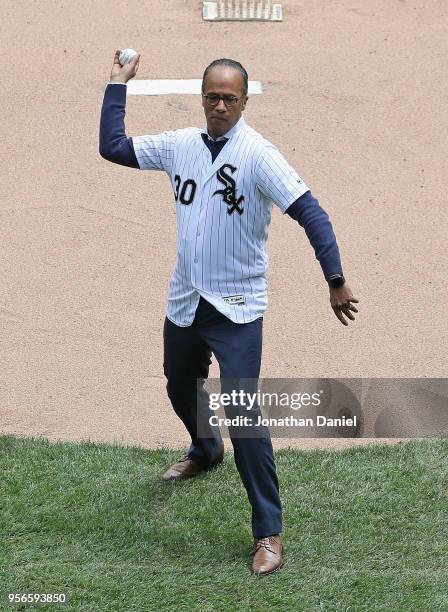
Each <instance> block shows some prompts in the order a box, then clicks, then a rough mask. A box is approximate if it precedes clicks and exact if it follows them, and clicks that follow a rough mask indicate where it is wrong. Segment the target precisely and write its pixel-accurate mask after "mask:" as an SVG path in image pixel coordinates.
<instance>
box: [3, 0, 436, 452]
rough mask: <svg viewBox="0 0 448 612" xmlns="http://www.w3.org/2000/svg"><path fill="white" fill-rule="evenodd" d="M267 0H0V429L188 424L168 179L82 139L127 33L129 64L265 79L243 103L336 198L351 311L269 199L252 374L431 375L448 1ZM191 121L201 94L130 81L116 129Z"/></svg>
mask: <svg viewBox="0 0 448 612" xmlns="http://www.w3.org/2000/svg"><path fill="white" fill-rule="evenodd" d="M283 8H284V21H283V22H282V23H204V22H203V21H202V19H201V2H200V1H199V0H169V2H168V0H166V1H164V2H154V1H148V2H144V3H136V2H105V1H104V0H98V1H97V2H95V3H94V4H93V5H89V8H88V9H87V5H86V4H85V3H83V2H80V1H79V0H77V1H74V2H66V1H64V0H59V1H51V2H45V3H28V2H25V1H24V0H20V1H15V2H11V1H9V0H7V2H6V4H5V6H4V10H3V15H2V16H3V20H4V23H5V25H7V26H8V27H7V28H6V30H5V33H4V36H3V37H4V44H5V48H9V49H11V50H12V52H13V56H12V57H10V58H8V60H7V61H5V63H4V69H3V78H2V108H3V112H4V123H5V127H6V130H5V131H4V133H3V145H2V167H3V181H2V198H1V208H0V223H1V235H2V249H1V254H0V258H1V263H0V268H1V278H2V282H1V300H0V324H1V340H0V342H1V348H0V351H1V352H0V354H1V360H2V367H1V371H2V379H1V385H0V411H1V413H0V431H1V432H2V433H13V434H17V435H39V436H47V437H48V438H50V439H69V440H75V439H88V438H90V439H91V440H97V441H105V440H116V441H120V442H123V443H125V444H139V445H142V446H146V447H155V446H160V445H169V446H180V445H184V444H185V443H186V442H187V436H186V433H185V432H184V429H183V425H182V424H181V423H180V421H179V420H178V419H177V417H175V415H174V413H173V412H172V409H171V406H170V404H169V401H168V399H167V397H166V394H165V381H164V377H163V371H162V324H163V319H164V314H165V304H166V298H167V291H168V282H169V277H170V273H171V270H172V267H173V265H174V262H175V254H176V246H175V217H174V206H173V197H172V193H171V188H170V185H169V182H168V179H167V177H166V176H165V175H164V174H162V173H149V172H138V171H136V170H131V169H127V168H122V167H119V166H116V165H113V164H110V163H108V162H106V161H105V160H103V159H102V158H101V157H100V156H99V154H98V126H99V114H100V108H101V103H102V98H103V92H104V88H105V84H106V83H107V82H108V77H109V73H110V67H111V63H112V59H113V54H114V50H115V49H117V48H125V47H133V48H135V49H137V50H138V51H139V52H140V53H141V60H140V69H139V73H138V75H137V76H138V78H140V79H145V78H146V79H148V78H161V79H163V78H201V76H202V72H203V69H204V67H205V66H206V65H207V64H208V63H209V62H210V61H211V60H213V59H216V58H217V57H231V58H234V59H237V60H239V61H241V62H242V63H243V65H245V67H246V68H247V70H248V72H249V78H250V79H251V80H260V81H261V82H262V84H263V90H264V92H263V94H262V95H254V96H251V98H250V100H249V102H248V104H247V110H246V112H245V118H246V120H247V122H248V123H249V124H250V125H251V126H252V127H254V128H255V129H256V130H258V131H260V132H261V133H262V134H263V135H264V136H265V137H266V138H268V139H269V140H271V141H272V142H274V143H275V144H276V145H277V146H278V147H279V148H280V150H281V151H282V152H283V154H284V155H285V157H286V158H287V159H288V161H289V162H290V163H291V164H292V165H293V166H294V167H295V168H296V169H297V170H298V172H299V174H300V175H301V176H302V177H303V178H304V180H305V182H306V183H307V184H308V185H309V186H310V187H311V190H312V192H313V194H314V195H315V196H316V197H317V198H318V199H319V201H320V203H321V205H322V206H323V207H324V208H325V209H326V210H327V211H328V213H329V214H330V217H331V219H332V221H333V225H334V228H335V231H336V235H337V238H338V243H339V246H340V250H341V255H342V261H343V265H344V270H345V272H346V276H347V278H348V280H349V284H350V286H351V288H352V290H353V292H354V294H355V296H356V297H358V298H359V300H360V304H359V315H358V317H357V320H356V322H355V323H354V324H351V325H350V326H349V327H347V328H345V327H343V326H342V325H341V324H340V323H339V322H338V320H337V319H336V317H335V316H334V314H333V312H332V311H331V308H330V305H329V300H328V289H327V288H326V286H325V283H324V279H323V276H322V273H321V270H320V267H319V265H318V263H317V262H316V260H315V259H314V254H313V252H312V249H311V247H310V245H309V243H308V240H307V238H306V236H305V233H304V232H303V230H302V229H301V228H300V227H298V225H297V224H296V223H294V222H293V221H292V220H291V219H290V218H289V217H282V215H281V214H280V213H279V211H278V210H275V211H274V214H273V220H272V224H271V227H270V239H269V255H270V272H269V286H270V291H269V308H268V311H267V313H266V316H265V326H264V353H263V365H262V376H269V377H396V376H397V377H398V376H401V377H418V376H420V377H431V376H441V377H442V376H445V375H446V364H445V363H444V360H443V359H441V356H440V349H441V346H443V344H444V343H446V339H447V331H448V329H447V328H448V324H447V316H446V270H445V266H443V265H441V260H442V258H444V259H446V236H447V229H448V228H447V215H446V195H445V182H446V176H447V164H446V160H447V159H448V155H447V153H448V151H447V141H446V134H447V132H448V126H447V114H446V111H445V100H446V98H447V85H446V82H447V81H446V61H447V51H448V42H447V40H448V39H447V37H446V28H447V6H446V3H445V2H443V1H442V0H440V1H435V0H414V1H412V0H378V2H371V1H370V0H343V1H340V2H331V3H330V2H325V1H324V0H313V1H311V0H307V1H305V0H284V2H283ZM17 41H20V43H19V44H18V42H17ZM203 124H204V116H203V113H202V108H201V105H200V100H199V97H198V96H195V95H188V96H184V97H181V96H175V95H172V96H159V97H147V96H135V97H130V98H129V99H128V103H127V116H126V127H127V134H128V135H130V136H131V135H138V134H145V133H157V132H160V131H162V130H165V129H175V128H180V127H186V126H189V125H197V126H202V125H203ZM442 194H443V195H442ZM443 287H445V289H443ZM217 374H218V370H217V367H216V364H215V363H214V364H213V368H212V375H217ZM281 442H282V441H276V445H277V446H280V445H281ZM365 442H366V441H365V440H361V441H357V442H356V443H365ZM287 443H288V444H289V443H290V441H288V442H287ZM349 443H350V441H330V440H320V441H319V440H317V441H313V440H301V441H297V444H298V445H300V446H302V447H303V446H313V445H318V446H322V445H325V446H332V445H333V446H334V445H336V446H337V445H342V446H344V445H346V444H349Z"/></svg>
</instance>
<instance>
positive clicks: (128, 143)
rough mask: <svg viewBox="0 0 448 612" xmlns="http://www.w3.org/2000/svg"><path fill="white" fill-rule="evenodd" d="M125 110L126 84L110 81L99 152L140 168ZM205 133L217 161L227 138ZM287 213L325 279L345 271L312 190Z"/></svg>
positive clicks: (207, 143)
mask: <svg viewBox="0 0 448 612" xmlns="http://www.w3.org/2000/svg"><path fill="white" fill-rule="evenodd" d="M125 109H126V85H125V84H124V83H122V84H121V83H120V84H108V85H107V87H106V91H105V93H104V100H103V106H102V109H101V118H100V135H99V136H100V137H99V141H100V142H99V152H100V155H101V157H103V158H104V159H107V160H108V161H110V162H113V163H115V164H120V165H121V166H127V167H129V168H136V169H138V168H139V164H138V161H137V157H136V155H135V151H134V145H133V143H132V138H128V137H126V131H125V124H124V117H125V113H126V111H125ZM204 136H205V135H203V140H204V144H205V145H206V146H207V147H208V149H209V150H210V153H211V155H212V161H214V160H215V159H216V157H217V156H218V155H219V152H220V151H221V149H222V148H223V147H224V145H225V144H226V142H227V140H220V141H213V140H209V139H208V138H207V137H206V136H205V137H204ZM286 214H287V215H289V216H290V217H291V218H292V219H294V220H295V221H297V222H298V223H299V225H301V226H302V227H303V228H304V230H305V233H306V235H307V237H308V240H309V241H310V243H311V246H312V247H313V249H314V252H315V255H316V259H317V260H318V261H319V263H320V265H321V268H322V272H323V273H324V276H325V278H326V279H327V280H328V278H329V277H330V276H331V275H333V274H342V265H341V259H340V254H339V249H338V245H337V242H336V237H335V235H334V232H333V227H332V225H331V222H330V219H329V216H328V214H327V213H326V212H325V210H324V209H323V208H322V207H321V206H320V205H319V202H318V201H317V199H316V198H315V197H314V196H313V195H312V194H311V191H307V192H306V193H304V194H303V195H302V196H300V198H298V199H297V200H296V201H295V202H293V203H292V204H291V206H289V208H288V209H287V210H286Z"/></svg>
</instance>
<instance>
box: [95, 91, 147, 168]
mask: <svg viewBox="0 0 448 612" xmlns="http://www.w3.org/2000/svg"><path fill="white" fill-rule="evenodd" d="M125 107H126V83H120V82H111V83H109V84H108V85H107V87H106V91H105V92H104V100H103V106H102V108H101V119H100V146H99V150H100V155H101V157H104V159H107V160H108V161H110V162H113V163H114V164H120V165H121V166H127V167H129V168H140V166H139V164H138V161H137V157H136V156H135V150H134V145H133V143H132V138H127V137H126V131H125V126H124V116H125Z"/></svg>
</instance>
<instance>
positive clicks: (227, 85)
mask: <svg viewBox="0 0 448 612" xmlns="http://www.w3.org/2000/svg"><path fill="white" fill-rule="evenodd" d="M243 86H244V82H243V75H242V74H241V73H240V72H239V71H238V70H235V69H234V68H231V67H230V66H215V67H214V68H212V69H211V70H210V72H209V73H208V75H207V78H206V81H205V83H204V91H203V92H202V93H203V94H206V95H211V94H216V95H218V96H234V97H235V98H238V101H237V102H236V103H235V104H233V105H232V104H228V105H226V104H225V103H224V100H219V102H218V104H216V105H215V106H212V105H211V104H210V103H209V102H208V101H207V98H204V96H202V106H203V108H204V114H205V117H206V119H207V128H208V131H209V134H210V136H213V137H214V138H218V137H219V136H223V135H224V134H225V133H226V132H228V131H229V130H231V129H232V128H233V126H234V125H235V124H236V123H238V121H239V119H240V117H241V113H242V111H243V110H244V108H245V106H246V102H247V100H248V97H247V96H244V95H243Z"/></svg>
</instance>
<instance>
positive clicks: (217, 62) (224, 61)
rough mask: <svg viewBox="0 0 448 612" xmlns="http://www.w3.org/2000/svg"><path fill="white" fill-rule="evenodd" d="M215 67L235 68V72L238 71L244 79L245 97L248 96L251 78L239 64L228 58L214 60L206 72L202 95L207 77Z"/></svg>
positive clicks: (203, 79)
mask: <svg viewBox="0 0 448 612" xmlns="http://www.w3.org/2000/svg"><path fill="white" fill-rule="evenodd" d="M215 66H229V67H230V68H234V69H235V70H238V72H239V73H240V74H241V76H242V77H243V95H244V96H247V92H248V89H249V77H248V76H247V72H246V69H245V68H244V66H242V65H241V64H240V63H239V62H237V61H235V60H233V59H228V58H226V57H222V58H221V59H217V60H214V61H213V62H212V63H211V64H209V65H208V66H207V68H206V69H205V70H204V75H203V77H202V93H204V86H205V80H206V78H207V75H208V73H209V72H210V70H211V69H212V68H214V67H215Z"/></svg>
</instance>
